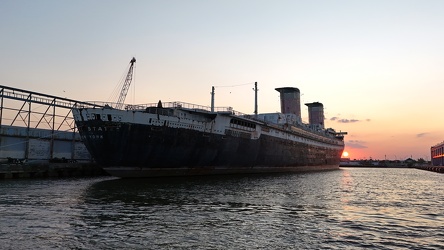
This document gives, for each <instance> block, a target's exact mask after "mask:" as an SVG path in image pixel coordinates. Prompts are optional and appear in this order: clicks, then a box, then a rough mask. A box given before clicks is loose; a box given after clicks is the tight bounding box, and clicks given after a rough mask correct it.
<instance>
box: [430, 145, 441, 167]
mask: <svg viewBox="0 0 444 250" xmlns="http://www.w3.org/2000/svg"><path fill="white" fill-rule="evenodd" d="M430 154H431V159H432V165H433V166H444V141H443V142H441V143H439V144H436V145H435V146H432V147H431V148H430Z"/></svg>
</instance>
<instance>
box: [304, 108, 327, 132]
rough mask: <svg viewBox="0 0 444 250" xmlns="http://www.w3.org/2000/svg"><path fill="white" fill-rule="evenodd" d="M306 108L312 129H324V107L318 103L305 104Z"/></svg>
mask: <svg viewBox="0 0 444 250" xmlns="http://www.w3.org/2000/svg"><path fill="white" fill-rule="evenodd" d="M305 105H307V106H308V120H309V123H310V125H311V126H312V127H318V128H321V129H323V128H324V105H322V103H319V102H313V103H306V104H305Z"/></svg>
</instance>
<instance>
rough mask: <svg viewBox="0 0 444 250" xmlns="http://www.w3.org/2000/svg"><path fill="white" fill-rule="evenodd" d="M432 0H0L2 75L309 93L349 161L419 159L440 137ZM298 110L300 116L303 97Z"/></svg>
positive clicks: (100, 97) (265, 107)
mask: <svg viewBox="0 0 444 250" xmlns="http://www.w3.org/2000/svg"><path fill="white" fill-rule="evenodd" d="M443 13H444V1H441V0H436V1H432V0H425V1H419V0H418V1H410V0H399V1H391V0H384V1H354V0H353V1H341V0H338V1H330V0H328V1H327V0H325V1H322V0H319V1H308V0H307V1H296V0H291V1H279V0H278V1H257V0H254V1H253V0H251V1H247V0H245V1H242V0H236V1H229V0H224V1H204V0H201V1H192V0H187V1H181V0H180V1H179V0H177V1H173V0H170V1H169V0H165V1H149V0H141V1H136V0H130V1H109V0H93V1H82V0H80V1H55V0H52V1H46V0H39V1H34V0H32V1H26V0H20V1H13V0H2V1H0V32H1V40H0V44H1V46H0V85H5V86H10V87H17V88H22V89H26V90H31V91H36V92H43V93H47V94H51V95H56V96H61V97H67V98H71V99H78V100H82V101H117V99H115V100H112V99H110V97H111V95H112V92H113V90H114V89H115V88H116V86H117V85H118V83H119V82H120V81H121V79H122V76H124V75H125V73H126V72H125V71H126V69H127V67H128V64H129V61H130V60H131V58H132V57H133V56H134V57H136V59H137V62H136V68H135V78H134V82H133V85H132V87H131V91H130V93H129V94H128V96H127V99H126V102H127V103H134V104H142V103H154V102H157V101H158V100H162V101H163V102H168V101H183V102H189V103H195V104H201V105H210V91H211V86H216V106H231V107H233V108H234V109H235V110H237V111H240V112H243V113H252V112H253V111H254V92H253V90H252V88H253V87H254V85H253V84H254V82H258V89H259V94H258V97H259V112H260V113H266V112H276V111H279V110H280V108H279V93H278V92H277V91H275V90H274V89H275V88H277V87H297V88H299V89H300V91H301V95H302V96H301V99H302V101H301V102H302V103H308V102H316V101H318V102H321V103H323V104H324V108H325V118H326V120H325V124H326V126H327V127H332V128H334V129H336V130H337V131H347V132H348V136H346V139H345V141H346V149H345V150H346V151H347V152H348V153H349V157H350V158H351V159H361V158H362V159H370V158H372V159H384V158H387V159H392V160H395V159H397V160H402V159H406V158H408V157H413V158H414V159H418V158H424V159H427V160H430V147H431V146H433V145H435V144H437V143H439V142H441V141H443V140H444V113H441V109H440V108H441V107H442V106H443V105H444V104H443V103H444V100H443V98H442V96H443V95H444V15H443ZM302 113H303V116H302V119H303V121H305V122H308V114H307V107H306V106H305V105H303V107H302Z"/></svg>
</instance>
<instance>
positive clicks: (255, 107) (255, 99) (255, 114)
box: [253, 82, 258, 118]
mask: <svg viewBox="0 0 444 250" xmlns="http://www.w3.org/2000/svg"><path fill="white" fill-rule="evenodd" d="M253 90H254V118H257V91H258V89H257V82H254V89H253Z"/></svg>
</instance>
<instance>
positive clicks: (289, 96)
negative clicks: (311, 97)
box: [276, 87, 301, 120]
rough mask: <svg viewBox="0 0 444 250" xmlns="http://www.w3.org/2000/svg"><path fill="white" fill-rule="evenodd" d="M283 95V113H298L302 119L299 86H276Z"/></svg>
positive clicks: (299, 118) (298, 117)
mask: <svg viewBox="0 0 444 250" xmlns="http://www.w3.org/2000/svg"><path fill="white" fill-rule="evenodd" d="M276 90H277V91H278V92H279V93H280V96H281V113H283V114H293V115H296V117H297V119H298V120H301V93H300V92H299V89H298V88H292V87H285V88H276Z"/></svg>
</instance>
